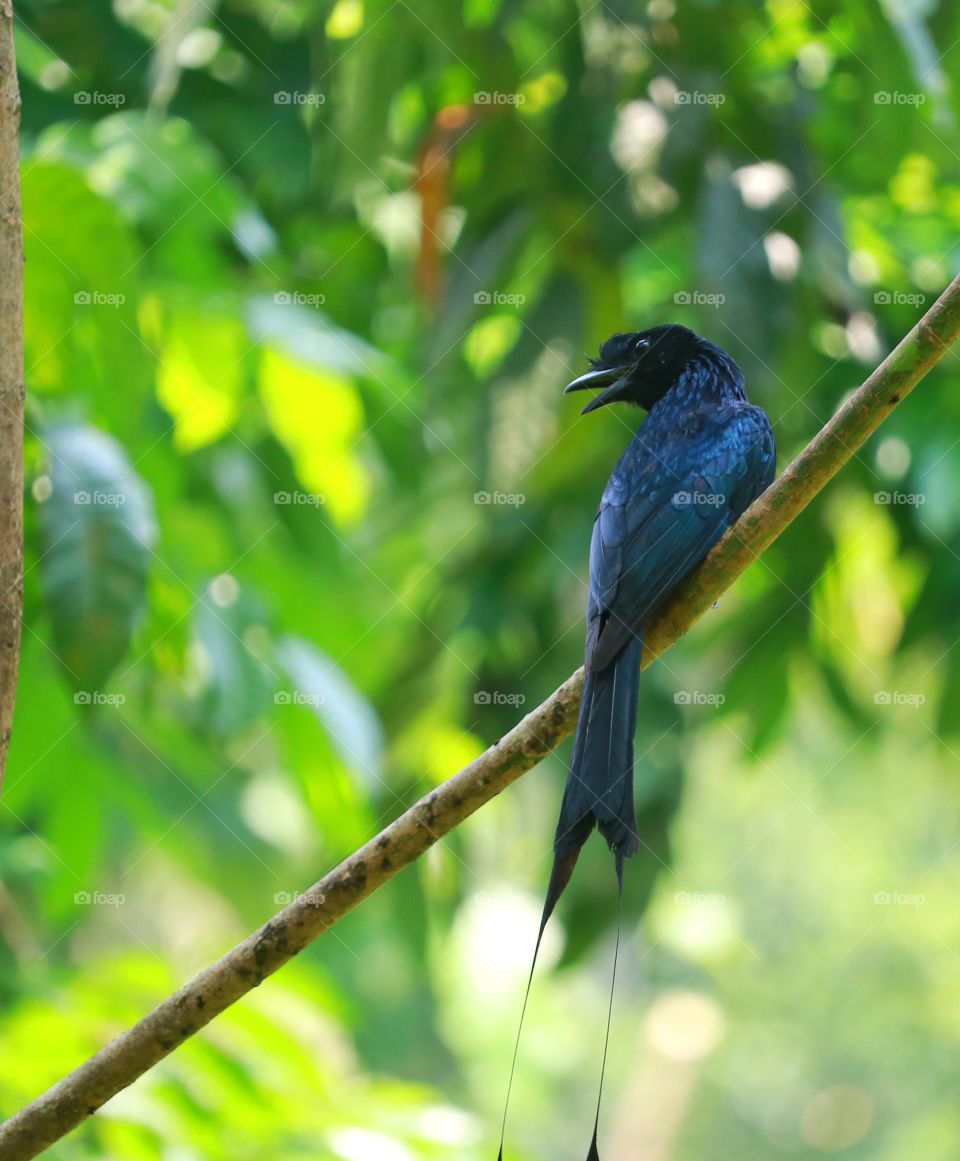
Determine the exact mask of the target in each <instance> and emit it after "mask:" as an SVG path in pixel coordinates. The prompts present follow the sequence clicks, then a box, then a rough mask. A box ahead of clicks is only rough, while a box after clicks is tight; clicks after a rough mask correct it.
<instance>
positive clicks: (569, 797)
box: [554, 638, 643, 870]
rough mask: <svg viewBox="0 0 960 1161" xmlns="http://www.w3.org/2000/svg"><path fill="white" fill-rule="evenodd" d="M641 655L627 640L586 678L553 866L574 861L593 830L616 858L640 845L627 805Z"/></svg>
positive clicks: (634, 641) (637, 643)
mask: <svg viewBox="0 0 960 1161" xmlns="http://www.w3.org/2000/svg"><path fill="white" fill-rule="evenodd" d="M642 652H643V643H642V641H641V640H640V639H639V638H631V639H630V642H629V643H628V644H627V645H625V646H624V648H623V649H622V650H621V651H620V652H619V653H618V654H617V656H616V657H615V658H614V659H613V661H611V662H610V664H609V665H608V666H607V667H606V668H605V669H601V670H600V671H599V672H597V671H592V672H588V673H587V676H586V680H585V682H584V686H583V699H582V701H581V702H580V719H579V721H578V722H577V733H576V736H575V738H574V743H573V757H572V758H571V761H570V774H569V776H568V777H567V785H566V787H565V789H564V792H563V805H562V806H561V807H560V821H559V822H558V823H557V833H556V837H555V839H554V854H555V857H556V860H557V862H558V863H559V862H563V861H564V860H565V859H567V858H569V856H570V855H571V854H573V855H574V857H576V854H577V852H579V850H580V848H581V847H582V846H583V844H584V843H585V842H586V841H587V838H588V836H589V834H590V832H591V831H592V830H593V828H594V826H598V827H599V828H600V833H601V834H602V835H603V837H604V838H605V839H606V840H607V843H608V845H609V847H610V849H611V850H612V851H614V852H615V853H616V854H617V855H619V856H620V857H621V858H629V857H630V855H632V854H635V853H636V850H637V847H638V846H639V845H640V844H639V840H638V838H637V816H636V810H635V808H634V805H633V733H634V730H635V729H636V725H637V690H638V688H639V685H640V656H641V654H642ZM571 870H572V868H571Z"/></svg>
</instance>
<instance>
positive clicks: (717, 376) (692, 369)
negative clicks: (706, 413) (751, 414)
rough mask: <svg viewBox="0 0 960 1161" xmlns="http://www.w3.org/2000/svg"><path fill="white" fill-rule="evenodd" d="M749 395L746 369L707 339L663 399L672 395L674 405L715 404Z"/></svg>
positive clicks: (744, 398)
mask: <svg viewBox="0 0 960 1161" xmlns="http://www.w3.org/2000/svg"><path fill="white" fill-rule="evenodd" d="M746 397H747V396H746V393H745V392H744V388H743V372H742V371H741V370H740V368H739V367H738V366H737V364H736V363H735V362H734V361H733V359H731V358H730V356H729V355H728V354H727V353H726V351H722V350H720V348H719V347H716V346H714V345H713V343H708V342H706V341H704V342H703V344H702V345H701V347H700V348H699V349H698V350H697V352H696V354H695V355H694V356H693V358H692V359H691V360H690V362H689V363H687V365H686V367H684V369H683V371H682V372H681V373H680V377H679V379H678V380H677V382H676V385H675V386H674V387H672V388H671V389H670V391H668V392H667V394H666V396H664V399H663V400H661V402H664V401H666V400H667V399H671V400H673V405H674V406H676V405H678V404H679V405H680V406H683V407H697V406H699V405H703V406H714V407H715V406H718V405H719V404H721V403H727V402H732V401H734V400H746Z"/></svg>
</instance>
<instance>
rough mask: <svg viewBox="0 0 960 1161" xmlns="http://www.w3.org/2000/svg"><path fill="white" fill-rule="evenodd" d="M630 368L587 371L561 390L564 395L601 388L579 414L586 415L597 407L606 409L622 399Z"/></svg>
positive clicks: (603, 368) (605, 368)
mask: <svg viewBox="0 0 960 1161" xmlns="http://www.w3.org/2000/svg"><path fill="white" fill-rule="evenodd" d="M631 369H632V368H630V367H601V368H600V369H599V370H597V371H587V373H586V374H585V375H581V376H580V377H579V379H574V381H573V382H572V383H568V384H567V385H566V387H564V389H563V393H564V395H569V394H570V392H571V391H585V390H586V389H587V388H588V387H591V388H592V387H603V388H604V390H603V391H601V392H600V394H599V395H595V396H594V397H593V398H592V399H591V400H590V402H589V403H588V404H587V406H586V407H584V409H583V410H582V411H581V412H580V414H581V415H586V414H587V412H588V411H596V410H597V408H598V407H606V405H607V404H608V403H616V401H617V400H618V399H622V398H623V393H624V390H625V388H626V386H627V375H628V373H629V372H630V370H631Z"/></svg>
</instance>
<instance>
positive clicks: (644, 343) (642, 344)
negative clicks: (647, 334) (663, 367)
mask: <svg viewBox="0 0 960 1161" xmlns="http://www.w3.org/2000/svg"><path fill="white" fill-rule="evenodd" d="M649 346H650V340H649V339H637V341H636V342H635V343H634V344H633V347H634V350H636V351H645V350H646V349H647V347H649Z"/></svg>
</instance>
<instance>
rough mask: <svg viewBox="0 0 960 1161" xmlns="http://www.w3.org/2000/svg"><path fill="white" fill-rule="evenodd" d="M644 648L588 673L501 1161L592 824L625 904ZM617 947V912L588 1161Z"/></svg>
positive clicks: (633, 645) (633, 833) (635, 642)
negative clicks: (531, 1032) (540, 977)
mask: <svg viewBox="0 0 960 1161" xmlns="http://www.w3.org/2000/svg"><path fill="white" fill-rule="evenodd" d="M642 652H643V643H642V641H641V640H640V639H639V638H631V639H630V642H629V644H627V645H626V646H625V647H624V648H623V650H622V651H621V652H620V653H618V654H617V656H616V657H615V658H614V660H613V661H611V663H610V664H609V665H608V666H607V667H606V668H605V669H603V670H600V671H599V672H588V673H587V676H586V679H585V681H584V686H583V697H582V699H581V702H580V717H579V720H578V722H577V732H576V735H575V737H574V742H573V756H572V758H571V760H570V773H569V774H568V776H567V784H566V787H565V788H564V792H563V803H562V805H561V807H560V821H559V822H558V823H557V833H556V836H555V837H554V843H553V869H552V871H551V873H550V883H549V885H548V886H547V897H546V899H545V900H544V904H543V913H542V914H541V916H540V928H539V930H538V932H537V940H536V944H535V945H534V950H533V962H532V963H531V964H530V975H529V976H528V977H527V989H526V992H525V994H524V997H523V1007H522V1009H521V1011H520V1026H519V1028H518V1029H517V1039H516V1043H515V1044H514V1048H513V1061H512V1063H511V1066H510V1080H509V1083H508V1084H507V1097H506V1100H505V1101H504V1108H503V1121H502V1123H501V1126H500V1151H499V1153H498V1154H497V1161H503V1143H504V1136H505V1133H506V1126H507V1109H508V1107H509V1104H510V1091H511V1089H512V1087H513V1075H514V1071H515V1069H516V1066H517V1051H518V1049H519V1047H520V1033H521V1031H522V1030H523V1017H524V1015H525V1014H526V1010H527V1001H528V1000H529V998H530V986H531V984H532V983H533V973H534V969H535V968H536V966H537V956H538V955H539V952H540V944H541V942H542V940H543V932H544V929H545V928H546V926H547V922H548V920H549V919H550V916H551V915H552V914H553V909H554V908H555V907H556V905H557V902H558V900H559V899H560V896H561V895H562V894H563V892H564V890H565V889H566V886H567V884H568V883H569V882H570V876H571V875H572V874H573V868H574V867H575V866H576V862H577V858H578V857H579V855H580V848H581V847H582V846H583V844H584V843H585V842H586V841H587V839H588V838H589V837H590V832H591V831H592V830H593V828H594V827H595V826H598V827H599V828H600V833H601V834H602V835H603V837H604V838H605V839H606V840H607V843H608V844H609V846H610V849H611V850H612V851H613V852H614V854H615V855H616V870H617V889H618V892H619V895H620V900H621V905H622V898H623V861H624V859H625V858H628V857H629V856H630V855H632V854H635V853H636V850H637V848H638V847H639V845H640V841H639V838H638V837H637V815H636V809H635V807H634V805H633V733H634V730H635V729H636V724H637V692H638V690H639V687H640V657H641V654H642ZM619 950H620V913H619V911H618V918H617V950H616V952H614V958H613V979H612V980H611V983H610V1005H611V1006H610V1009H609V1010H608V1012H607V1032H606V1037H605V1039H604V1047H603V1065H602V1067H601V1070H600V1094H599V1095H598V1097H597V1116H596V1120H595V1121H594V1126H593V1139H592V1141H591V1143H590V1153H589V1154H588V1156H587V1161H599V1155H598V1153H597V1129H598V1126H599V1120H600V1097H601V1096H602V1094H603V1073H604V1071H605V1069H606V1062H607V1044H608V1042H609V1039H610V1020H611V1016H612V1012H613V983H614V981H615V980H616V972H617V952H619Z"/></svg>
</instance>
